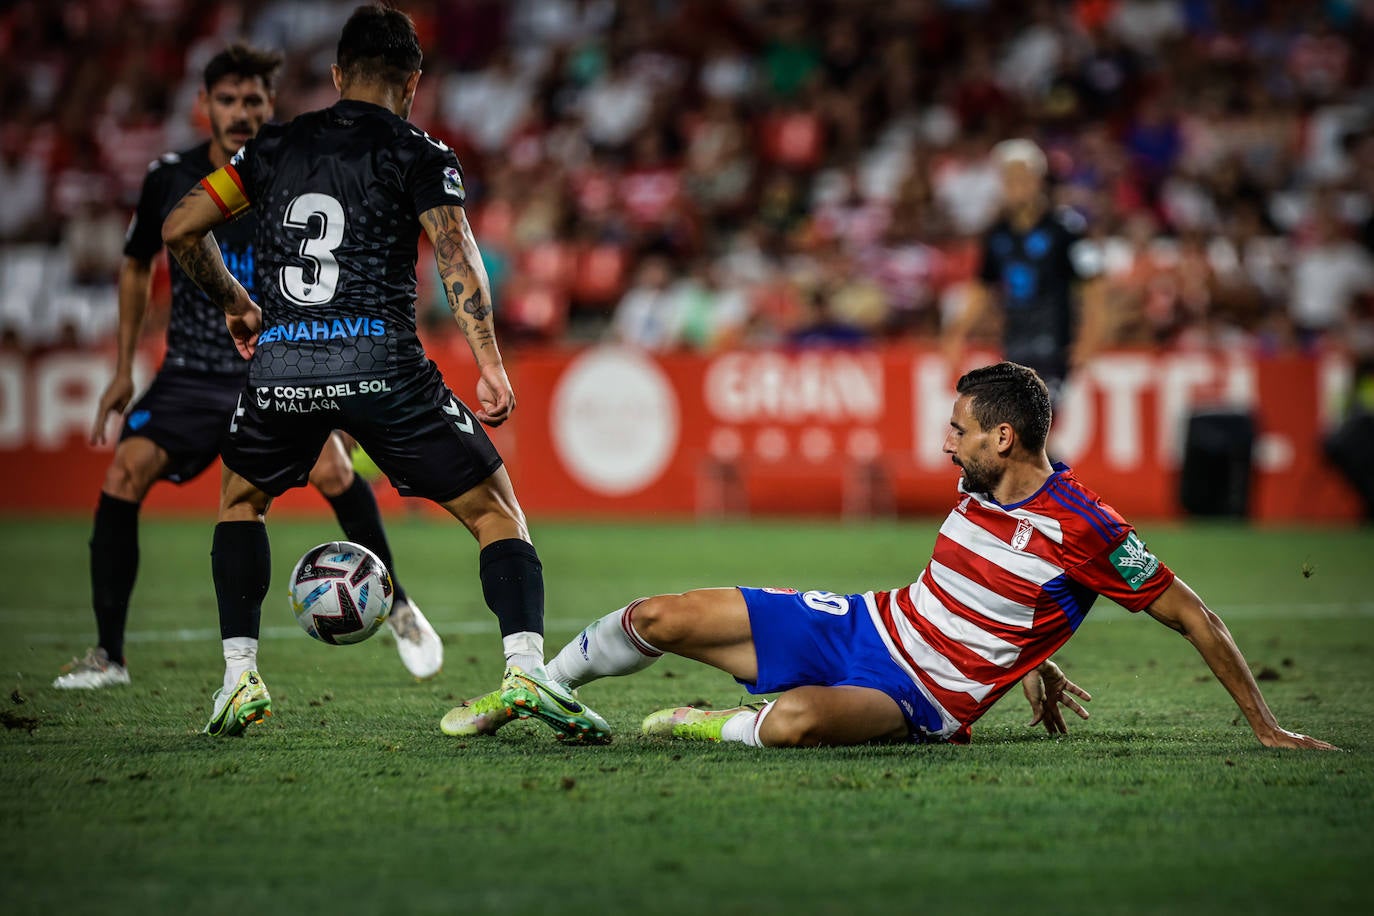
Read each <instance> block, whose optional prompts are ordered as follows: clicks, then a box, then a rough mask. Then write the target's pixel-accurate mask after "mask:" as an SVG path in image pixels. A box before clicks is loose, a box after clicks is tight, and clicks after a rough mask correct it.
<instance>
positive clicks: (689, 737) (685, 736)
mask: <svg viewBox="0 0 1374 916" xmlns="http://www.w3.org/2000/svg"><path fill="white" fill-rule="evenodd" d="M762 708H763V704H762V703H753V704H750V705H747V706H735V707H732V708H730V709H697V708H696V707H695V706H679V707H677V708H676V709H660V710H659V711H658V712H651V713H649V715H648V716H647V717H645V719H644V724H643V725H641V726H640V727H639V728H640V731H642V732H644V734H646V735H648V736H650V737H652V738H679V739H682V740H684V741H719V740H720V730H721V729H722V728H724V727H725V723H726V722H729V721H730V720H731V719H733V718H734V717H735V716H737V715H739V714H740V713H742V712H758V711H759V710H760V709H762Z"/></svg>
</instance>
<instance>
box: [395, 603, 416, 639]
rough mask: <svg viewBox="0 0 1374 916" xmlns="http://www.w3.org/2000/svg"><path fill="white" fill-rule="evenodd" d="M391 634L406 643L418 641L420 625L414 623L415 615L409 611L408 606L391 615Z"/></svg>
mask: <svg viewBox="0 0 1374 916" xmlns="http://www.w3.org/2000/svg"><path fill="white" fill-rule="evenodd" d="M391 632H393V633H395V634H396V638H397V639H404V640H405V641H406V642H419V641H420V625H419V624H417V623H416V622H415V614H414V612H413V611H411V609H410V605H406V606H405V609H404V610H401V611H397V612H396V613H394V614H392V615H391Z"/></svg>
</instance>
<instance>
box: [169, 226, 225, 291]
mask: <svg viewBox="0 0 1374 916" xmlns="http://www.w3.org/2000/svg"><path fill="white" fill-rule="evenodd" d="M173 254H175V255H176V259H177V261H178V262H179V263H180V264H181V269H182V270H184V271H186V275H187V276H188V277H190V278H191V279H192V280H194V281H195V283H196V285H197V286H199V287H200V288H201V290H203V291H204V292H205V295H206V296H208V297H209V298H210V301H211V302H213V303H214V304H215V305H217V306H219V307H220V308H224V307H225V306H226V305H229V304H231V303H233V301H234V285H235V280H234V277H233V275H232V274H230V273H229V270H228V268H226V267H225V266H224V259H223V257H222V256H221V255H220V251H219V245H218V243H216V242H215V237H214V236H213V235H209V234H207V235H205V236H204V237H202V238H201V240H200V242H199V243H198V244H195V245H190V246H187V247H184V248H181V249H180V250H178V251H175V252H173Z"/></svg>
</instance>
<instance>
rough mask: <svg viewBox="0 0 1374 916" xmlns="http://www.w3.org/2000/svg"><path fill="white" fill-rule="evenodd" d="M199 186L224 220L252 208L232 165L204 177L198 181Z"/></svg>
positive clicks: (236, 171) (241, 181)
mask: <svg viewBox="0 0 1374 916" xmlns="http://www.w3.org/2000/svg"><path fill="white" fill-rule="evenodd" d="M200 186H201V187H202V188H204V189H205V192H206V193H207V194H209V195H210V199H211V200H213V201H214V202H215V206H217V207H219V212H220V213H221V214H223V215H224V218H225V219H233V218H234V217H236V216H238V215H239V214H240V213H242V212H243V211H244V210H247V209H248V208H249V207H250V206H252V204H251V203H250V202H249V200H248V192H247V191H246V190H244V185H243V178H242V177H240V176H239V171H238V169H237V168H235V167H234V165H233V163H230V164H229V165H226V166H225V167H224V168H222V169H216V170H215V171H213V172H211V173H210V174H209V175H206V176H205V177H204V178H202V179H201V180H200Z"/></svg>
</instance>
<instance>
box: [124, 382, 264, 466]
mask: <svg viewBox="0 0 1374 916" xmlns="http://www.w3.org/2000/svg"><path fill="white" fill-rule="evenodd" d="M242 391H243V376H242V375H239V374H234V375H222V374H218V373H210V372H195V371H193V370H190V369H167V368H164V369H162V370H161V371H159V372H158V374H157V375H156V376H155V377H154V378H153V383H152V384H151V385H149V386H148V390H147V391H145V392H144V393H143V396H142V397H140V398H139V399H138V400H137V401H135V402H134V404H133V406H132V407H131V408H130V409H129V413H128V415H127V416H126V417H125V418H124V428H123V430H122V431H121V432H120V434H119V441H120V442H123V441H124V440H125V439H128V438H130V437H133V436H139V437H141V438H144V439H149V440H151V441H152V442H153V443H154V444H156V445H157V446H159V447H160V448H162V449H163V450H164V451H165V452H167V455H168V458H169V460H168V462H167V469H166V470H165V471H164V472H163V474H162V477H163V479H165V480H170V481H172V482H173V483H186V482H187V481H188V480H192V479H194V478H196V477H198V476H200V473H201V472H202V471H204V470H205V469H206V468H208V467H209V466H210V464H211V462H213V461H214V460H215V459H216V458H217V457H219V453H220V449H221V447H223V445H224V440H225V437H226V436H227V435H228V434H229V418H230V417H232V416H233V413H234V405H235V404H237V403H238V398H239V394H240V393H241V392H242Z"/></svg>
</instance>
